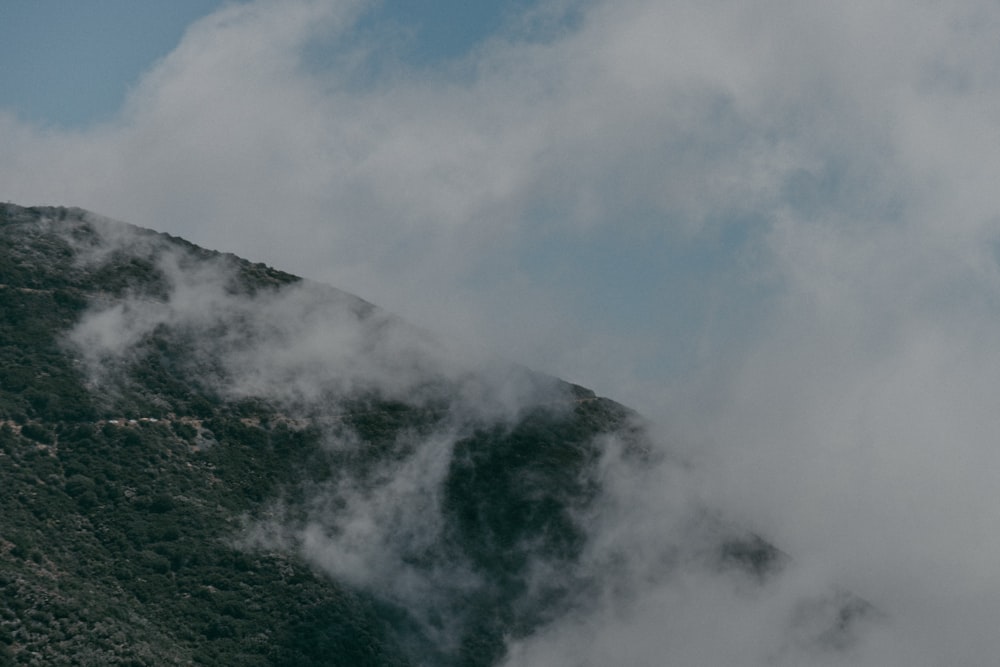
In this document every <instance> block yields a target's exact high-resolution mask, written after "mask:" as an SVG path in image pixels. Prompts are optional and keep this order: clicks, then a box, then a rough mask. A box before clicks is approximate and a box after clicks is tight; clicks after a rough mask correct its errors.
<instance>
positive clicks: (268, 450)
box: [0, 204, 780, 666]
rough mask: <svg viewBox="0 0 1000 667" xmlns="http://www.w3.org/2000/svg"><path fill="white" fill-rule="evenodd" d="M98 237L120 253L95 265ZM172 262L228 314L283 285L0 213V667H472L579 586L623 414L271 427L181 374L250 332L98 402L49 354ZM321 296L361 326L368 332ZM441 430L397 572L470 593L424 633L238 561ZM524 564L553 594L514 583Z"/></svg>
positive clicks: (257, 405) (139, 358)
mask: <svg viewBox="0 0 1000 667" xmlns="http://www.w3.org/2000/svg"><path fill="white" fill-rule="evenodd" d="M102 227H103V228H104V229H103V231H102V229H101V228H102ZM109 230H110V233H111V235H112V236H114V235H123V236H125V237H127V239H128V241H127V242H125V243H118V244H117V245H116V244H108V243H106V241H105V240H103V235H106V234H108V233H109ZM167 252H174V253H178V256H179V257H181V261H183V262H186V263H187V265H186V266H185V267H184V268H185V270H197V269H198V265H199V263H201V262H207V261H212V262H216V263H222V264H223V265H225V266H226V267H227V271H228V275H230V276H231V278H230V280H229V282H228V283H227V285H226V290H227V291H228V292H231V293H233V294H239V295H246V296H248V297H249V296H254V295H260V294H268V293H273V292H274V291H275V290H279V289H281V288H282V287H283V286H288V285H293V284H296V283H297V282H298V279H297V278H295V277H294V276H291V275H289V274H285V273H282V272H280V271H276V270H274V269H271V268H269V267H266V266H263V265H260V264H251V263H249V262H245V261H242V260H239V259H237V258H235V257H232V256H225V255H220V254H218V253H214V252H210V251H207V250H203V249H200V248H197V247H196V246H193V245H191V244H189V243H187V242H185V241H183V240H181V239H176V238H172V237H169V236H167V235H159V234H155V233H153V232H149V231H146V230H139V229H136V228H131V227H128V226H126V225H119V224H115V223H107V222H102V221H99V220H94V219H91V218H90V217H89V216H87V215H86V214H85V213H84V212H82V211H78V210H74V209H61V208H43V209H25V208H19V207H17V206H13V205H9V204H8V205H5V206H0V665H6V664H11V665H49V664H76V665H161V664H183V665H187V664H202V665H296V666H308V665H352V666H355V665H411V664H435V665H448V664H452V665H469V666H473V665H490V664H494V663H495V662H496V661H497V660H498V659H500V658H501V657H502V656H503V652H504V646H505V640H506V639H507V638H510V637H519V636H524V635H527V634H529V633H531V632H532V631H533V630H534V629H536V628H537V627H538V626H539V624H541V623H544V622H545V621H546V620H548V619H550V618H552V617H553V616H555V615H557V614H558V613H560V612H561V611H563V610H564V609H565V607H566V606H567V605H568V604H569V603H570V602H571V601H572V599H573V596H574V595H575V594H576V592H577V591H578V590H580V589H582V588H585V587H586V582H585V581H582V580H581V579H579V578H578V577H577V576H576V575H575V574H574V570H573V564H574V562H575V560H576V559H577V558H578V557H579V555H580V552H581V549H582V548H583V547H584V544H585V542H586V533H585V530H584V527H583V526H581V525H580V517H581V516H583V515H584V514H585V512H584V511H585V510H586V508H587V507H588V505H589V503H591V502H592V501H593V499H594V498H595V496H596V494H598V492H599V489H598V485H597V481H596V479H595V476H594V474H593V469H594V466H595V464H596V462H597V461H598V459H599V457H600V455H601V452H600V449H599V445H598V443H599V442H600V438H598V436H600V435H601V434H608V433H615V434H617V435H618V436H619V437H620V438H621V439H623V440H624V441H625V442H626V443H628V447H629V448H630V451H631V455H632V456H635V457H638V458H641V457H642V456H643V455H644V454H643V451H644V443H643V435H642V432H641V430H640V429H639V428H638V427H637V426H636V425H635V416H634V415H633V414H632V413H630V412H629V411H628V410H626V409H625V408H623V407H622V406H620V405H618V404H616V403H614V402H612V401H609V400H606V399H601V398H597V397H596V396H594V395H593V394H592V393H590V392H588V391H587V390H584V389H582V388H579V387H573V386H570V385H566V384H561V385H558V389H559V391H557V392H555V394H554V395H555V396H556V397H557V400H555V402H554V403H553V402H548V403H539V404H537V405H535V406H533V407H529V408H528V409H525V410H523V411H522V413H520V415H519V416H518V417H517V418H516V419H513V420H496V421H488V420H484V419H483V418H482V417H481V416H474V415H473V416H470V415H464V416H462V415H460V414H458V413H457V412H456V410H455V408H454V406H455V405H456V404H457V402H456V398H457V394H458V393H460V391H461V390H460V388H458V387H457V386H451V385H449V384H448V381H446V380H443V379H442V378H439V377H432V378H428V379H427V385H428V386H429V387H431V388H432V391H427V392H424V394H423V395H421V396H419V397H418V396H416V395H414V396H413V397H412V398H407V397H406V396H403V397H400V396H398V395H394V396H386V395H381V394H380V393H379V392H378V391H377V390H372V389H370V388H368V389H364V390H360V391H358V392H355V393H353V394H351V395H344V396H339V397H336V401H335V402H329V403H327V402H325V401H327V400H328V398H329V397H326V396H325V395H324V396H323V397H321V398H315V399H313V402H312V403H311V404H309V405H307V406H302V405H300V406H297V408H296V411H295V414H289V413H288V409H289V406H287V405H285V404H283V403H281V402H280V401H271V400H269V399H268V397H267V396H247V395H243V396H240V397H233V396H232V395H227V394H225V393H224V392H220V391H219V383H218V382H215V381H211V380H212V379H213V378H215V379H216V380H217V379H218V377H221V376H222V374H224V372H225V371H224V369H220V368H216V367H215V366H213V364H214V363H215V360H213V359H212V358H210V357H208V358H206V357H205V355H204V354H202V355H201V356H199V355H198V354H197V348H198V346H199V336H204V335H219V336H222V335H223V334H225V333H226V332H227V331H231V330H239V329H241V327H244V328H245V324H246V323H245V322H240V321H224V320H220V321H219V322H218V323H217V325H216V329H214V330H211V331H209V332H208V334H206V332H205V331H193V330H190V329H185V328H184V327H171V326H167V325H161V326H157V327H154V328H153V329H151V330H150V331H149V332H147V333H146V334H144V336H143V337H142V338H141V340H139V341H137V342H136V344H135V347H134V350H131V352H130V354H129V355H128V356H127V357H125V358H123V359H117V360H113V361H109V362H108V363H109V365H110V364H116V365H115V366H114V367H113V368H112V369H111V370H113V371H114V374H115V375H114V381H113V382H111V383H105V384H101V385H98V384H95V382H94V381H93V378H92V377H90V376H88V372H87V368H86V366H85V364H84V362H83V359H82V357H81V354H82V352H81V350H79V349H76V348H74V347H73V346H71V345H69V344H68V343H67V338H66V334H67V332H68V331H69V330H70V329H71V328H72V327H73V326H74V325H75V324H76V323H77V322H78V321H79V320H80V318H81V316H83V315H84V313H85V312H87V309H88V308H89V307H91V306H92V305H93V304H105V305H108V304H115V303H120V302H121V301H122V300H123V299H125V298H133V299H134V298H137V297H138V298H141V299H145V300H147V301H151V302H156V301H163V300H164V299H165V298H166V297H167V294H168V292H169V290H170V289H171V286H170V283H169V279H168V276H167V275H166V274H165V273H164V269H163V266H162V264H161V262H160V261H159V259H158V258H159V257H160V255H162V254H163V253H167ZM89 255H93V256H95V257H97V259H96V260H95V259H94V258H93V257H91V258H90V259H89V260H88V259H87V257H88V256H89ZM330 295H331V298H332V299H334V300H339V301H343V302H344V303H347V304H348V305H349V308H350V310H351V312H352V313H353V316H356V317H358V318H364V317H367V316H369V315H370V314H371V313H372V312H373V311H374V307H372V306H371V305H370V304H367V303H365V302H363V301H361V300H359V299H355V298H353V297H347V296H346V295H344V294H343V293H340V292H337V291H336V290H332V288H331V290H330ZM428 397H430V398H428ZM329 400H331V401H332V399H329ZM442 430H448V432H449V433H452V434H453V435H452V437H453V438H454V442H453V447H452V451H451V459H450V462H449V463H448V465H447V468H446V470H445V471H444V476H443V479H442V480H441V483H440V486H441V488H440V512H441V515H442V521H443V524H444V526H445V528H444V529H443V530H442V531H441V534H440V535H438V536H437V537H436V541H435V542H434V543H433V544H431V545H425V546H422V547H421V548H420V550H418V551H415V552H412V553H411V552H406V553H404V554H403V558H404V559H405V561H406V562H407V565H408V566H409V567H412V568H414V569H415V570H417V571H421V570H426V571H427V572H432V571H434V570H435V568H438V569H440V568H441V567H442V564H453V565H454V566H455V567H458V568H460V569H461V570H462V571H463V572H466V573H467V574H468V576H469V577H470V578H471V580H473V581H474V582H476V583H475V584H473V585H468V586H465V587H461V586H455V587H454V588H453V589H451V588H448V587H447V586H445V587H444V588H445V590H443V591H442V592H441V594H440V595H441V599H440V601H439V602H438V603H437V604H438V607H435V608H433V609H432V610H431V612H432V613H424V614H423V615H420V614H414V613H412V610H409V609H407V608H406V605H405V604H404V601H401V600H400V599H399V598H398V597H394V596H392V595H386V594H383V592H382V591H380V590H379V589H378V588H377V587H376V588H371V587H365V586H363V585H360V584H354V585H351V584H349V583H348V582H346V581H339V580H337V579H335V578H334V577H331V576H330V575H329V573H324V572H321V571H320V570H319V569H317V568H316V567H315V566H314V565H310V563H309V562H307V561H306V560H304V559H303V557H302V556H301V554H300V552H299V551H298V550H297V549H296V548H295V544H294V540H292V542H293V543H291V544H283V545H271V546H270V547H268V546H267V545H260V544H257V545H254V544H251V543H250V542H248V541H247V540H245V539H244V537H245V535H246V533H247V527H248V526H252V525H257V524H260V523H266V522H267V521H269V520H277V519H280V521H282V522H284V523H285V524H287V525H289V526H292V527H293V528H294V527H295V526H301V525H303V522H305V521H306V520H308V519H309V518H310V516H312V514H311V513H314V512H315V507H314V505H315V504H316V503H315V494H316V493H317V490H324V489H325V490H329V489H336V488H337V485H338V484H340V483H342V482H343V481H344V480H349V481H350V482H351V483H352V484H353V485H355V486H360V487H365V486H366V485H369V486H371V485H377V484H379V483H383V482H384V479H383V478H384V477H385V475H386V474H387V471H391V470H392V469H393V466H394V465H397V464H398V463H399V462H405V461H406V460H408V459H409V457H412V456H414V455H415V453H416V450H417V449H418V448H419V447H420V446H421V443H422V442H423V441H424V440H425V439H426V438H429V437H431V436H432V435H433V434H435V433H437V432H439V431H442ZM335 436H336V437H341V436H342V440H343V442H347V443H350V446H337V447H332V446H330V445H329V441H330V439H331V438H333V437H335ZM779 556H780V555H779V554H778V552H777V551H776V550H774V549H773V547H770V545H767V544H766V543H765V542H763V541H762V540H759V539H750V540H735V541H730V542H728V543H726V544H725V545H724V546H723V548H722V550H721V551H720V554H719V558H720V563H721V564H723V565H726V564H735V565H736V566H739V567H743V568H745V569H749V570H751V571H753V572H755V573H757V574H758V575H759V576H765V575H766V574H767V572H768V571H770V570H771V569H772V568H773V567H776V563H778V561H779V560H780V557H779ZM539 563H543V564H546V565H547V566H549V567H550V569H551V570H552V571H553V572H560V573H562V576H560V577H553V578H551V580H549V581H547V582H544V583H543V584H542V585H538V584H537V582H535V584H534V585H533V584H532V582H531V581H530V577H531V576H532V571H531V568H532V566H533V565H535V566H537V565H538V564H539ZM445 630H447V631H448V632H450V633H451V634H453V635H455V636H454V637H451V643H449V644H448V645H442V644H441V643H440V642H439V641H437V639H436V636H437V635H436V634H435V633H439V634H440V633H443V632H445Z"/></svg>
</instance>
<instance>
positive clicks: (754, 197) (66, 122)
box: [0, 0, 1000, 665]
mask: <svg viewBox="0 0 1000 667" xmlns="http://www.w3.org/2000/svg"><path fill="white" fill-rule="evenodd" d="M140 8H141V9H140ZM0 24H2V25H3V26H4V35H3V40H2V41H0V155H2V156H3V157H2V158H0V197H2V198H4V199H7V200H9V201H12V202H14V203H18V204H23V205H28V204H40V203H46V204H60V205H71V206H81V207H84V208H87V209H90V210H92V211H96V212H99V213H102V214H104V215H108V216H110V217H113V218H118V219H122V220H126V221H129V222H133V223H135V224H139V225H142V226H146V227H152V228H155V229H158V230H161V231H166V232H170V233H173V234H177V235H181V236H184V237H186V238H188V239H190V240H192V241H194V242H196V243H199V244H201V245H205V246H208V247H211V248H216V249H222V250H227V251H232V252H235V253H236V254H239V255H242V256H245V257H247V258H250V259H253V260H256V261H265V262H267V263H268V264H271V265H274V266H277V267H279V268H281V269H285V270H288V271H291V272H293V273H297V274H301V275H305V276H307V277H310V278H313V279H317V280H321V281H325V282H330V283H332V284H334V285H336V286H338V287H341V288H343V289H346V290H348V291H351V292H354V293H356V294H358V295H360V296H362V297H364V298H366V299H368V300H370V301H373V302H375V303H377V304H379V305H381V306H383V307H386V308H388V309H390V310H392V311H394V312H397V313H400V314H402V315H404V316H405V317H407V318H408V319H410V320H411V321H414V322H416V323H418V324H421V325H423V326H425V327H428V328H430V329H434V330H437V331H441V332H444V333H447V334H449V335H454V336H456V337H457V338H459V339H462V340H465V341H471V342H474V343H475V344H477V345H480V346H481V347H482V348H483V349H486V350H491V351H493V352H496V353H497V354H500V355H503V356H506V357H508V358H512V359H514V360H516V361H520V362H523V363H525V364H527V365H530V366H533V367H535V368H539V369H541V370H545V371H548V372H550V373H553V374H556V375H559V376H561V377H564V378H567V379H570V380H572V381H575V382H579V383H581V384H584V385H588V386H591V387H593V388H595V389H596V390H597V391H598V392H600V393H602V394H605V395H609V396H612V397H614V398H617V399H619V400H622V401H623V402H626V403H629V404H631V405H634V406H636V407H639V408H640V409H642V410H643V411H645V412H646V413H647V414H649V415H650V416H652V417H654V418H655V419H658V420H659V421H660V422H661V423H662V424H663V425H664V431H665V434H666V436H665V437H669V438H670V439H671V440H672V442H673V443H674V445H675V446H676V447H678V448H681V449H683V450H684V452H685V454H686V455H687V456H688V457H689V458H691V459H692V460H695V461H696V462H698V463H700V464H701V469H703V470H709V471H711V472H710V474H709V473H706V474H705V480H704V482H703V483H704V485H705V489H706V490H707V491H706V492H707V493H710V494H711V495H712V496H713V497H715V498H717V499H719V500H720V502H725V503H726V504H727V505H728V506H729V507H732V508H740V510H739V512H740V513H741V514H742V515H743V518H744V519H745V521H746V522H747V523H748V524H750V525H752V526H755V527H757V528H758V529H760V530H762V531H763V532H764V533H765V534H767V535H769V536H770V537H773V538H774V539H775V540H777V542H778V543H779V544H781V545H782V546H783V548H785V549H786V550H787V551H789V552H791V553H794V554H797V555H798V557H799V558H800V559H802V560H804V561H806V562H822V563H823V564H824V567H826V568H828V569H829V571H830V572H832V573H833V575H834V576H835V578H837V579H838V580H840V581H843V582H844V583H845V585H846V586H848V587H850V588H852V589H854V590H860V591H863V592H864V594H865V596H866V597H867V598H868V599H871V600H873V601H875V602H876V604H877V605H878V606H879V607H880V608H884V609H888V610H890V611H892V612H894V614H895V618H896V619H897V621H898V624H899V625H898V627H899V628H900V633H901V636H902V637H904V638H906V639H907V640H908V641H910V642H912V651H910V652H908V653H907V654H906V656H905V660H904V659H903V658H899V660H898V662H894V661H889V660H888V659H886V660H884V661H883V662H882V663H881V664H914V663H913V662H912V659H914V657H915V656H917V657H920V659H927V660H928V662H927V664H968V665H973V664H985V663H986V662H991V661H992V660H993V659H995V656H996V655H1000V640H998V639H997V635H996V632H995V628H994V627H992V626H994V625H995V621H996V619H997V618H1000V578H998V577H997V576H996V569H997V565H996V564H997V563H998V562H1000V525H998V524H1000V511H998V510H997V507H998V505H1000V503H998V500H1000V491H998V488H1000V486H998V484H997V475H998V471H1000V447H998V444H997V433H1000V410H998V409H997V398H996V397H997V396H998V395H1000V391H998V389H1000V387H998V385H1000V298H998V297H1000V271H998V264H997V259H998V250H1000V245H998V242H1000V200H998V197H1000V196H998V194H997V192H998V188H997V183H998V182H1000V150H998V148H1000V111H998V110H1000V40H998V39H997V35H1000V5H997V4H996V3H994V2H987V1H978V0H944V1H939V2H914V1H912V0H882V1H879V2H872V1H870V0H869V1H846V2H838V3H831V2H791V1H783V0H761V1H760V2H752V3H750V2H728V1H725V0H723V1H720V2H703V1H684V0H615V1H614V2H611V1H603V0H581V1H576V0H536V1H529V0H523V1H513V0H512V1H510V2H495V3H469V2H460V1H458V0H447V1H442V2H432V1H430V0H425V1H421V2H404V1H403V0H398V1H386V2H383V3H373V2H364V1H360V0H359V1H350V0H344V1H339V2H338V1H332V0H331V1H322V0H315V1H313V0H301V1H292V0H287V1H282V2H268V1H261V2H246V3H216V2H207V1H205V2H199V1H197V0H185V1H184V2H172V3H135V2H126V1H124V0H122V1H119V2H113V1H110V0H108V1H104V2H98V1H96V0H95V1H94V2H90V3H65V2H54V1H43V0H38V1H29V0H23V1H22V0H7V1H6V2H4V3H3V4H2V5H0ZM810 559H811V560H810ZM921 642H923V643H921ZM893 656H895V657H899V656H903V653H900V652H898V651H897V652H896V653H894V654H893ZM986 656H990V657H989V658H986ZM883 657H884V656H883ZM894 659H895V658H894Z"/></svg>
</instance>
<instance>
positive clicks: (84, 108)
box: [0, 0, 529, 128]
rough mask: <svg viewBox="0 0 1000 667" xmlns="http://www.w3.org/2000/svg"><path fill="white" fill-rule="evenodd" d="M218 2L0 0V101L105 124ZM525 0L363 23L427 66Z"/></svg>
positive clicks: (431, 4)
mask: <svg viewBox="0 0 1000 667" xmlns="http://www.w3.org/2000/svg"><path fill="white" fill-rule="evenodd" d="M233 1H234V0H229V2H220V1H219V0H170V1H169V2H160V1H154V0H138V1H137V0H85V1H83V2H66V1H65V0H5V1H4V3H3V4H2V6H0V22H2V24H3V25H4V39H3V40H2V41H0V108H4V109H8V110H12V111H14V112H16V113H17V114H18V115H19V116H21V117H22V118H24V119H26V120H30V121H33V122H37V123H42V124H55V125H59V126H62V127H68V128H72V127H86V126H88V125H92V124H94V123H97V122H101V121H107V120H110V119H112V118H113V117H114V115H115V114H116V113H117V112H118V111H119V110H120V108H121V105H122V103H123V101H124V98H125V95H126V93H127V92H128V90H129V88H130V87H131V86H133V85H134V84H135V83H136V82H137V81H138V80H139V77H140V75H142V73H143V72H145V71H146V70H147V69H149V68H150V67H152V66H153V64H154V63H155V62H156V61H157V60H159V59H160V58H162V57H164V56H166V55H167V54H168V53H170V51H172V50H173V49H174V47H176V46H177V43H178V42H179V41H180V39H181V36H182V35H183V33H184V30H185V29H186V28H187V26H188V25H189V24H190V23H192V22H193V21H195V20H196V19H199V18H202V17H203V16H206V15H208V14H210V13H212V12H213V11H215V10H217V9H219V8H220V7H222V6H223V5H226V4H232V2H233ZM528 4H529V3H528V2H527V0H506V1H503V2H500V1H498V2H462V1H461V0H385V1H384V2H381V3H379V4H378V5H377V6H376V7H374V8H373V10H372V11H371V12H370V13H369V17H368V18H367V20H366V24H367V25H371V26H375V25H386V26H395V27H398V28H399V29H402V30H405V31H406V32H407V34H408V35H409V41H408V42H407V43H406V47H405V49H404V52H405V55H406V57H407V58H408V59H410V60H411V61H412V62H414V63H421V64H432V63H435V62H439V61H441V60H444V59H449V58H454V57H456V56H459V55H461V54H463V53H465V52H467V51H468V50H469V49H471V48H473V47H474V46H475V45H476V44H477V43H479V42H480V41H481V40H482V39H483V38H484V37H486V36H488V35H490V34H492V33H494V32H495V31H497V29H498V28H500V27H502V26H503V25H504V22H505V21H506V20H507V18H508V17H510V16H511V15H513V13H514V12H516V11H517V10H518V9H519V8H522V7H524V6H527V5H528Z"/></svg>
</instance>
